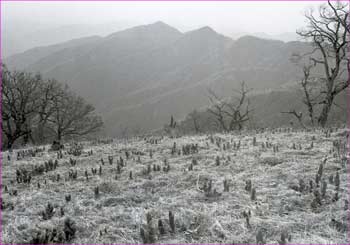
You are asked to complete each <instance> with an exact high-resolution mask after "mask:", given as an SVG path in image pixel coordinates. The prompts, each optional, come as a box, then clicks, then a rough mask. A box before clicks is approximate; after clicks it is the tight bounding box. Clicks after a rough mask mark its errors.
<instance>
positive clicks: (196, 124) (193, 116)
mask: <svg viewBox="0 0 350 245" xmlns="http://www.w3.org/2000/svg"><path fill="white" fill-rule="evenodd" d="M188 117H189V119H190V120H191V121H192V122H193V128H194V131H195V133H196V134H198V133H200V131H201V129H200V125H199V117H200V116H199V113H198V111H197V110H193V111H192V112H190V114H188Z"/></svg>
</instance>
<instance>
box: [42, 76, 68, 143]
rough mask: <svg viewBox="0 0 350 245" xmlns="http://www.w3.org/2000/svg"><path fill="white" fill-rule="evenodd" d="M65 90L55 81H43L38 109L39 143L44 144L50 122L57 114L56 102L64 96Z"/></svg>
mask: <svg viewBox="0 0 350 245" xmlns="http://www.w3.org/2000/svg"><path fill="white" fill-rule="evenodd" d="M64 93H65V90H64V89H63V85H62V84H61V83H59V82H58V81H56V80H55V79H49V80H46V81H43V83H42V84H41V96H40V105H39V107H38V109H37V112H38V117H37V124H36V125H37V136H38V140H39V142H44V141H45V138H47V135H46V134H45V132H46V131H48V121H49V119H50V118H51V117H52V116H53V113H54V112H55V110H54V109H55V107H54V105H55V104H54V101H55V100H56V99H58V98H59V97H62V96H64Z"/></svg>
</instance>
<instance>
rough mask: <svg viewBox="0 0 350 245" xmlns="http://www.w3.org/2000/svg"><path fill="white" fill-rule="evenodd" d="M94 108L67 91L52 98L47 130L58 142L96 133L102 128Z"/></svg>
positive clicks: (100, 120) (65, 89)
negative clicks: (66, 138) (51, 109)
mask: <svg viewBox="0 0 350 245" xmlns="http://www.w3.org/2000/svg"><path fill="white" fill-rule="evenodd" d="M94 111H95V108H94V107H93V106H92V105H90V104H87V103H86V102H85V100H84V99H83V98H81V97H79V96H77V95H75V94H74V93H72V92H70V91H69V90H68V87H67V86H66V87H65V88H64V91H63V92H62V93H60V94H58V95H57V96H55V97H54V98H53V113H52V115H51V117H49V118H48V119H47V121H48V122H49V128H50V129H51V131H52V132H53V133H54V134H55V137H56V139H57V140H58V141H61V140H62V139H63V137H68V136H70V137H72V136H83V135H87V134H90V133H94V132H97V131H98V130H100V129H101V127H102V126H103V122H102V119H101V117H100V116H98V115H96V114H95V113H94Z"/></svg>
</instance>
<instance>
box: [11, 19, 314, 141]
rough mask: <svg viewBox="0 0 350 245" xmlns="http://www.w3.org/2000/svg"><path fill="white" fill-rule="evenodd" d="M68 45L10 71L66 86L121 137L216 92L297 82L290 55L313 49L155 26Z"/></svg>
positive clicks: (209, 31) (204, 102)
mask: <svg viewBox="0 0 350 245" xmlns="http://www.w3.org/2000/svg"><path fill="white" fill-rule="evenodd" d="M56 47H57V46H56ZM62 47H63V49H60V50H57V48H56V49H55V48H53V50H52V52H51V53H50V52H49V51H46V52H47V55H45V56H44V57H40V59H39V60H37V61H35V60H32V62H31V63H30V62H27V63H26V62H24V60H26V59H25V58H26V56H31V52H33V51H27V52H26V54H25V55H24V56H23V57H22V58H21V55H16V59H12V60H11V57H10V58H9V59H7V60H5V61H6V62H7V61H9V62H8V66H9V68H15V67H16V65H17V66H20V65H22V67H16V68H22V69H26V70H28V71H32V72H36V71H40V72H42V73H43V76H44V77H54V78H56V79H57V80H59V81H67V82H68V84H69V85H70V86H71V87H72V88H73V89H74V90H76V91H77V92H78V93H79V94H81V95H82V96H83V97H85V98H87V99H88V101H90V102H91V103H92V104H94V105H95V106H96V108H97V110H98V111H99V112H100V113H101V114H102V115H103V116H104V117H105V120H106V131H107V132H108V133H110V134H112V135H118V134H119V133H120V128H123V127H125V126H126V125H127V126H129V127H133V128H138V127H140V128H142V129H143V130H149V129H153V128H157V127H160V126H161V125H163V124H164V123H165V122H167V120H168V118H169V116H170V114H174V116H176V117H183V116H184V115H185V114H187V113H188V112H189V108H190V107H191V108H192V107H202V106H206V105H207V104H208V101H207V98H206V93H207V89H208V88H209V87H211V88H212V89H214V90H215V91H218V92H219V93H222V95H223V96H228V95H229V92H230V91H231V90H232V89H233V88H236V87H238V86H239V84H240V83H241V81H243V80H244V81H246V83H247V84H248V86H250V87H252V88H254V89H264V88H266V87H268V88H277V87H279V86H281V85H282V84H285V83H288V82H295V81H296V80H297V77H296V74H297V67H295V65H294V64H292V63H291V62H290V60H289V57H290V55H291V54H292V53H293V52H295V51H300V50H307V49H308V48H309V45H308V44H306V43H302V42H293V43H291V44H289V43H284V42H282V41H276V40H264V39H261V38H256V37H251V36H247V37H241V38H239V39H238V40H233V39H231V38H229V37H226V36H224V35H222V34H219V33H217V32H216V31H215V30H213V29H212V28H210V27H207V26H204V27H201V28H198V29H195V30H192V31H188V32H184V33H182V32H180V31H178V30H177V29H176V28H173V27H171V26H169V25H167V24H165V23H164V22H155V23H152V24H149V25H142V26H137V27H133V28H128V29H126V30H122V31H118V32H115V33H112V34H110V35H107V36H106V37H99V38H96V40H94V39H91V41H90V42H86V43H82V44H81V45H71V46H69V45H68V46H67V45H63V46H62ZM38 49H39V50H42V48H38ZM44 49H48V47H46V48H44Z"/></svg>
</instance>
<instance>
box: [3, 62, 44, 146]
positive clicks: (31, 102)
mask: <svg viewBox="0 0 350 245" xmlns="http://www.w3.org/2000/svg"><path fill="white" fill-rule="evenodd" d="M1 82H2V91H1V94H2V110H1V113H2V115H1V116H2V123H1V129H2V132H3V134H4V135H5V136H6V141H7V145H6V146H7V148H8V149H11V148H12V146H13V143H14V142H15V141H16V140H17V139H19V138H21V137H24V141H25V143H27V141H28V140H29V138H32V120H33V119H34V118H35V112H36V110H37V108H38V106H39V104H40V101H39V98H40V83H41V82H42V79H41V76H40V75H34V76H33V75H32V74H30V73H25V72H18V71H14V72H10V71H9V70H7V68H6V66H5V65H2V77H1Z"/></svg>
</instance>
